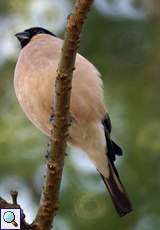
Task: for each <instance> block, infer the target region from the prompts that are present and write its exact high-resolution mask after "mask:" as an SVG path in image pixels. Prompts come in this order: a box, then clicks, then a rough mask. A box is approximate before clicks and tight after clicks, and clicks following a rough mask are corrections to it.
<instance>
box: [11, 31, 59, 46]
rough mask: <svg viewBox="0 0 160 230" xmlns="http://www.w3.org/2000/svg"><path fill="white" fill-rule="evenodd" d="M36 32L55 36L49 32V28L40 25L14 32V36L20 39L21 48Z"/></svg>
mask: <svg viewBox="0 0 160 230" xmlns="http://www.w3.org/2000/svg"><path fill="white" fill-rule="evenodd" d="M37 34H50V35H52V36H55V34H53V33H52V32H50V31H49V30H46V29H44V28H41V27H32V28H29V29H26V30H24V31H23V32H20V33H17V34H15V36H16V38H17V39H18V40H19V41H20V43H21V47H22V48H23V47H24V46H26V45H27V44H28V43H29V42H30V40H31V39H32V38H33V37H34V36H36V35H37Z"/></svg>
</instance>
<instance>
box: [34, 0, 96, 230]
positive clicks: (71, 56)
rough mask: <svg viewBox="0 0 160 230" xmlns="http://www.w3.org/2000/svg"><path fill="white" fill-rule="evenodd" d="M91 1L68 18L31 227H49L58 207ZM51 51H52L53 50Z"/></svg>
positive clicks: (83, 1)
mask: <svg viewBox="0 0 160 230" xmlns="http://www.w3.org/2000/svg"><path fill="white" fill-rule="evenodd" d="M92 3H93V0H78V1H77V2H76V4H75V7H74V10H73V13H72V14H71V15H70V16H69V17H68V22H67V28H66V33H65V40H64V44H63V48H62V52H61V58H60V62H59V67H58V70H57V78H56V85H55V87H56V95H55V100H54V101H55V107H54V108H52V114H53V109H54V114H55V119H54V125H53V130H54V132H53V130H52V132H51V133H52V135H51V139H52V141H51V150H50V156H49V160H48V169H47V175H46V181H45V185H44V190H43V194H42V199H41V204H40V207H39V210H38V213H37V216H36V219H35V220H34V222H33V224H32V227H31V229H37V230H38V229H39V230H40V229H41V230H49V229H51V225H52V221H53V219H54V216H55V215H56V212H57V210H58V207H59V203H58V196H59V188H60V183H61V177H62V170H63V165H64V157H65V149H66V140H67V137H68V127H69V124H70V115H69V107H70V95H71V85H72V75H73V70H74V65H75V58H76V52H77V48H78V44H79V36H80V32H81V30H82V25H83V23H84V20H85V18H86V15H87V13H88V11H89V8H90V6H91V4H92ZM53 52H54V50H53Z"/></svg>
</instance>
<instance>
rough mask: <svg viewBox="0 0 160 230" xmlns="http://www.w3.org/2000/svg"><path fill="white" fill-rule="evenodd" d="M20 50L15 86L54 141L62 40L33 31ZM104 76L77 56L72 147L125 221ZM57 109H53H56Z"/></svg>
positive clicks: (23, 34)
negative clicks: (91, 168) (86, 160)
mask: <svg viewBox="0 0 160 230" xmlns="http://www.w3.org/2000/svg"><path fill="white" fill-rule="evenodd" d="M15 36H16V37H17V38H18V40H19V41H20V44H21V51H20V54H19V58H18V61H17V64H16V68H15V74H14V87H15V92H16V96H17V98H18V101H19V103H20V105H21V107H22V109H23V111H24V112H25V114H26V115H27V117H28V118H29V120H30V121H31V122H33V124H34V125H35V126H36V127H37V128H38V129H40V130H41V131H42V132H43V133H45V134H46V135H48V136H50V135H51V128H52V125H51V123H50V122H49V116H50V113H51V106H52V105H53V104H54V101H53V98H54V96H55V88H54V87H53V86H54V84H55V79H56V76H57V73H56V70H57V67H58V62H59V60H60V53H61V48H62V44H63V40H61V39H60V38H58V37H56V36H55V35H54V34H53V33H52V32H50V31H48V30H46V29H44V28H41V27H32V28H30V29H26V30H24V31H23V32H20V33H17V34H16V35H15ZM102 87H103V83H102V80H101V78H100V73H99V72H98V71H97V69H96V68H95V67H94V65H93V64H91V63H90V62H89V61H88V60H87V59H86V58H84V57H83V56H81V55H80V54H77V56H76V63H75V71H74V73H73V81H72V91H71V102H70V113H71V116H72V117H73V118H74V119H73V121H72V124H71V126H70V128H69V139H68V143H69V144H71V145H74V146H76V147H78V148H80V149H82V150H83V151H84V152H85V153H86V154H87V156H88V158H89V159H90V160H91V161H92V163H93V164H94V165H95V167H96V168H97V170H98V172H99V173H100V175H101V177H102V179H103V181H104V183H105V185H106V187H107V189H108V191H109V194H110V195H111V198H112V201H113V204H114V206H115V208H116V210H117V212H118V214H119V215H120V216H124V215H125V214H127V213H129V212H131V211H132V205H131V202H130V200H129V198H128V195H127V193H126V191H125V189H124V186H123V184H122V182H121V181H120V177H119V174H118V172H117V169H116V167H115V164H114V161H115V159H116V155H122V150H121V148H120V147H119V146H118V145H117V144H116V143H115V142H114V141H113V140H112V139H111V129H112V127H111V120H110V118H109V115H108V112H107V110H106V107H105V105H104V99H103V89H102ZM53 107H54V106H53Z"/></svg>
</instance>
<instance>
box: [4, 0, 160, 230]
mask: <svg viewBox="0 0 160 230" xmlns="http://www.w3.org/2000/svg"><path fill="white" fill-rule="evenodd" d="M72 6H73V1H69V0H60V1H57V0H45V1H44V0H28V1H20V0H1V1H0V41H1V42H0V131H1V132H0V195H2V196H3V197H4V198H6V199H8V200H10V197H9V192H10V190H11V189H17V190H18V191H19V203H20V204H21V205H22V207H23V208H24V210H25V213H26V215H27V220H28V221H29V222H31V221H32V219H33V218H34V215H35V213H36V210H37V205H38V202H39V198H40V192H41V186H42V180H43V175H44V172H45V157H44V156H45V149H46V145H47V138H46V137H45V136H44V135H43V134H41V133H40V132H39V131H38V130H37V129H36V128H35V127H34V126H33V125H32V124H31V123H30V122H29V121H28V120H27V119H26V117H25V115H24V114H23V112H22V111H21V108H20V107H19V105H18V102H17V99H16V97H15V94H14V89H13V76H14V68H15V63H16V60H17V57H18V54H19V51H20V46H19V44H18V41H17V40H16V38H15V37H14V33H16V32H19V31H22V30H24V29H25V28H28V27H31V26H43V27H46V28H47V29H50V30H52V31H53V32H54V33H56V34H57V35H58V36H60V37H63V33H64V28H65V23H66V17H67V15H68V13H69V12H70V11H71V9H72ZM159 19H160V2H159V0H139V1H138V0H135V1H133V0H121V1H116V0H95V4H94V6H93V8H92V10H91V12H90V15H89V18H88V21H87V23H86V24H85V29H84V31H83V35H82V39H81V46H80V53H81V54H83V55H84V56H85V57H87V58H88V59H89V60H90V61H91V62H92V63H93V64H95V66H97V68H98V69H99V71H100V72H101V74H102V78H103V81H104V93H105V101H106V105H107V107H108V110H109V113H110V116H111V119H112V123H113V138H114V139H115V140H116V141H117V142H118V143H120V144H121V146H122V147H123V149H124V156H123V158H121V159H118V160H117V167H118V170H119V172H120V174H121V177H122V180H123V182H124V184H125V186H126V189H127V191H128V193H129V194H130V197H131V199H132V201H133V204H134V212H133V213H131V214H130V215H128V216H126V217H124V218H119V217H118V216H117V214H116V212H115V210H114V208H113V206H112V202H111V200H110V197H109V195H108V193H107V192H106V189H105V187H104V185H103V183H102V182H101V181H100V178H99V176H98V175H97V172H96V169H95V168H94V167H93V166H92V164H91V163H90V162H89V161H88V159H87V158H85V157H84V155H83V153H82V152H80V151H79V150H77V149H68V153H69V155H68V157H67V158H66V159H65V169H64V174H63V182H62V187H61V195H60V199H61V206H60V211H59V213H58V215H57V217H56V226H55V230H75V229H76V230H82V229H83V230H89V229H94V230H98V229H101V230H106V229H111V230H114V229H119V230H158V229H160V216H159V215H160V205H159V204H160V201H159V192H160V180H159V177H158V176H159V171H160V164H159V161H160V118H159V117H160V99H159V96H160V91H159V89H160V20H159Z"/></svg>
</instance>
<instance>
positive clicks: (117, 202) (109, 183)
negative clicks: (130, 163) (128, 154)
mask: <svg viewBox="0 0 160 230" xmlns="http://www.w3.org/2000/svg"><path fill="white" fill-rule="evenodd" d="M100 175H101V177H102V179H103V181H104V183H105V185H106V187H107V189H108V191H109V193H110V195H111V198H112V201H113V204H114V206H115V208H116V210H117V212H118V214H119V216H121V217H122V216H124V215H126V214H128V213H130V212H131V211H132V210H133V208H132V204H131V202H130V200H129V198H128V195H127V193H126V191H125V189H124V186H123V184H122V182H121V181H120V178H119V177H118V176H117V174H116V173H115V172H114V170H113V168H112V165H111V164H109V178H105V177H104V176H103V175H102V174H101V173H100Z"/></svg>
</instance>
